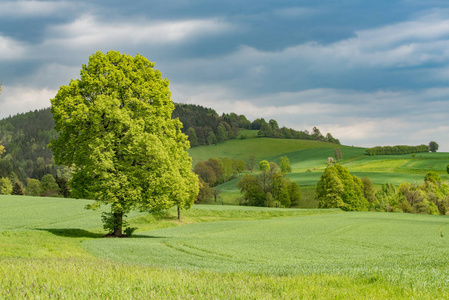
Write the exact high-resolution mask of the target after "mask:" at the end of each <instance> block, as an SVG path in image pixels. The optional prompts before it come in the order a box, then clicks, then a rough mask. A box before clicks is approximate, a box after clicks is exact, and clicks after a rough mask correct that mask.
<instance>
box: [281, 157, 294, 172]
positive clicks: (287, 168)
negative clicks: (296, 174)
mask: <svg viewBox="0 0 449 300" xmlns="http://www.w3.org/2000/svg"><path fill="white" fill-rule="evenodd" d="M279 166H280V167H281V172H284V173H290V172H291V171H292V166H291V165H290V160H289V159H288V157H287V156H282V157H281V158H280V159H279Z"/></svg>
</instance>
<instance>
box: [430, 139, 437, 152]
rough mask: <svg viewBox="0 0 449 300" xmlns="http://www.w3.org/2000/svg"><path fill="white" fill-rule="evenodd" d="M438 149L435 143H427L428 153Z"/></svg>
mask: <svg viewBox="0 0 449 300" xmlns="http://www.w3.org/2000/svg"><path fill="white" fill-rule="evenodd" d="M438 148H439V145H438V144H437V143H436V142H434V141H431V142H430V143H429V150H430V152H437V150H438Z"/></svg>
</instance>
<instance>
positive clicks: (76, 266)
mask: <svg viewBox="0 0 449 300" xmlns="http://www.w3.org/2000/svg"><path fill="white" fill-rule="evenodd" d="M88 203H90V201H89V200H76V199H59V198H39V197H24V196H0V215H1V218H0V220H1V221H0V245H1V247H0V249H1V250H0V251H1V252H0V273H1V274H2V276H1V277H0V298H2V299H25V298H28V299H38V298H45V299H47V298H60V299H74V298H76V299H88V298H89V299H92V298H94V299H100V298H101V299H142V298H165V299H192V298H195V299H203V298H206V299H211V298H212V299H230V298H233V299H281V298H282V299H298V298H305V299H311V298H313V299H316V298H325V299H330V298H332V299H347V298H369V299H376V298H377V299H385V298H402V299H409V298H420V299H421V298H423V299H426V298H428V299H433V298H447V297H449V286H448V285H447V282H448V281H449V272H448V271H449V269H448V267H447V266H448V265H449V264H448V263H449V261H448V260H449V255H448V254H449V250H448V249H449V239H448V238H449V218H448V217H447V216H428V215H411V214H395V213H367V212H365V213H344V212H342V211H340V210H314V209H270V208H256V207H236V206H219V205H217V206H212V205H202V206H201V205H197V206H194V207H193V208H192V209H191V210H188V211H183V218H182V220H181V221H177V220H176V217H175V215H176V212H175V211H169V212H166V213H164V214H159V215H149V214H146V213H132V214H129V220H130V223H131V225H132V226H135V227H138V228H139V229H138V230H137V232H136V234H135V236H134V237H132V238H122V239H110V238H102V236H103V235H104V231H103V230H102V228H101V227H102V225H101V219H100V215H101V211H90V210H85V209H84V206H85V205H86V204H88Z"/></svg>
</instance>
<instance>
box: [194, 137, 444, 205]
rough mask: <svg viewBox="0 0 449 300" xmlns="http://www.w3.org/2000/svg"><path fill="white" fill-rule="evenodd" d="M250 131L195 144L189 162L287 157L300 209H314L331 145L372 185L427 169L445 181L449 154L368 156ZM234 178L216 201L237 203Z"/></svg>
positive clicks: (415, 177)
mask: <svg viewBox="0 0 449 300" xmlns="http://www.w3.org/2000/svg"><path fill="white" fill-rule="evenodd" d="M255 132H257V131H254V130H247V131H245V132H244V134H245V135H246V136H247V137H248V138H246V139H238V140H231V141H227V142H225V143H222V144H218V145H211V146H201V147H195V148H192V149H190V150H189V153H190V156H191V157H192V158H193V163H194V164H195V163H196V162H199V161H204V160H207V159H209V158H219V157H231V158H237V159H242V160H247V159H248V157H249V155H250V154H254V155H256V160H257V161H260V160H263V159H266V160H268V161H273V162H276V163H278V162H279V159H280V157H281V156H284V155H285V156H287V157H288V158H289V160H290V164H291V166H292V172H291V173H289V174H288V177H289V178H290V179H291V180H293V181H296V182H297V183H298V184H299V185H300V187H301V189H302V191H303V201H302V203H301V204H300V207H301V208H314V207H316V205H317V203H316V201H314V199H313V197H314V192H313V189H314V187H315V186H316V184H317V182H318V181H319V179H320V177H321V175H322V174H323V171H324V169H325V168H326V166H327V164H326V163H327V159H328V157H333V156H334V148H336V147H339V148H340V149H341V150H342V153H343V159H342V160H341V161H339V163H340V164H341V165H343V166H344V167H346V168H347V169H348V170H349V171H350V172H351V174H353V175H356V176H357V177H359V178H363V177H368V178H369V179H370V180H371V181H372V182H373V184H374V185H375V186H377V187H379V186H380V185H382V184H384V183H392V184H394V185H396V186H399V185H400V184H401V183H403V182H410V183H417V184H420V183H422V181H423V178H424V176H425V174H426V173H427V172H428V171H435V172H437V173H438V174H439V175H440V176H441V177H442V179H443V180H449V175H448V174H447V173H446V166H447V165H448V164H449V153H444V152H443V153H438V152H437V153H417V154H415V155H412V154H404V155H378V156H368V155H367V154H366V152H365V148H361V147H350V146H343V145H336V144H331V143H326V142H320V141H311V140H289V139H270V138H257V137H256V134H255ZM238 180H239V178H237V179H236V180H233V181H230V182H227V183H224V184H222V185H220V186H219V187H218V188H219V189H220V191H221V195H220V197H221V199H220V203H226V204H238V198H239V197H240V193H239V190H238V189H237V182H238Z"/></svg>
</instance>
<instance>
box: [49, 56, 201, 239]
mask: <svg viewBox="0 0 449 300" xmlns="http://www.w3.org/2000/svg"><path fill="white" fill-rule="evenodd" d="M153 67H154V63H152V62H150V61H149V60H147V59H146V58H145V57H143V56H142V55H140V54H138V55H136V56H135V57H132V56H130V55H125V54H121V53H119V52H117V51H110V52H108V53H106V54H103V53H101V52H96V53H94V54H93V55H92V56H90V57H89V62H88V64H87V65H83V66H82V68H81V78H80V79H79V80H72V81H71V82H70V84H69V85H68V86H61V88H60V89H59V91H58V93H57V95H56V97H55V98H54V99H51V104H52V106H51V111H52V113H53V118H54V120H55V124H56V127H55V129H56V131H57V132H59V137H58V138H57V139H55V140H53V141H52V142H51V148H52V150H53V152H54V155H55V160H56V162H57V163H58V164H65V165H67V166H70V167H71V168H72V170H73V173H74V174H73V178H72V180H71V186H72V192H73V195H74V196H76V197H87V198H93V199H95V200H96V203H95V204H94V205H92V206H91V208H98V207H99V206H100V205H101V204H106V205H110V207H111V214H110V216H111V218H110V219H111V220H109V222H110V223H113V226H112V229H113V230H111V233H112V234H113V235H115V236H121V235H122V224H123V216H124V214H125V213H127V212H129V211H130V210H140V211H150V212H151V211H157V210H162V209H168V208H170V207H172V206H174V205H177V206H178V207H181V208H188V207H190V205H191V204H192V203H193V201H194V199H195V198H196V195H197V194H198V179H197V177H196V175H195V174H194V173H193V172H192V170H191V167H192V163H191V159H190V158H189V156H188V153H187V149H188V148H189V143H188V141H187V137H186V135H185V134H183V133H182V132H181V128H182V124H181V122H180V121H179V119H172V118H171V115H172V112H173V110H174V104H173V102H172V100H171V93H170V90H169V87H168V85H169V81H168V80H167V79H165V78H162V75H161V73H160V72H159V71H158V70H155V69H153Z"/></svg>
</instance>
